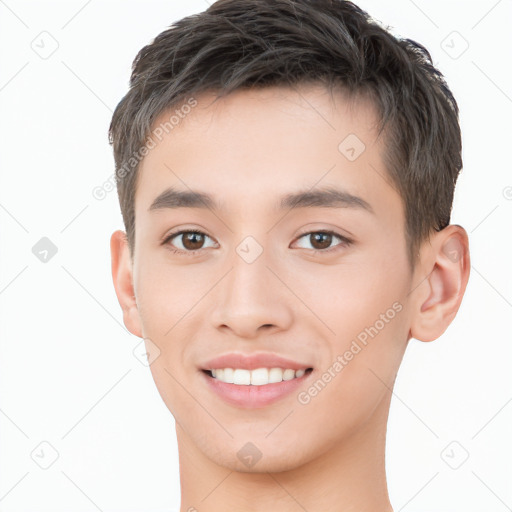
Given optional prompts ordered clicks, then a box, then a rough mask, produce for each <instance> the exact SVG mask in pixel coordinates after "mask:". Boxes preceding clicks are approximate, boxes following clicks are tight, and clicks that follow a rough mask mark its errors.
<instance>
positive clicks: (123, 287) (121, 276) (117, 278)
mask: <svg viewBox="0 0 512 512" xmlns="http://www.w3.org/2000/svg"><path fill="white" fill-rule="evenodd" d="M110 254H111V260H112V279H113V282H114V288H115V291H116V295H117V300H118V301H119V305H120V306H121V309H122V310H123V321H124V325H125V326H126V328H127V329H128V330H129V331H130V332H131V333H132V334H134V335H135V336H138V337H139V338H142V337H143V335H142V329H141V321H140V316H139V310H138V307H137V302H136V299H135V293H134V287H133V271H132V261H131V258H130V251H129V247H128V241H127V239H126V233H125V232H124V231H120V230H118V231H115V232H114V233H112V236H111V238H110Z"/></svg>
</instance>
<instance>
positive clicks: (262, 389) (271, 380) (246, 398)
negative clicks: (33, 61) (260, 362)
mask: <svg viewBox="0 0 512 512" xmlns="http://www.w3.org/2000/svg"><path fill="white" fill-rule="evenodd" d="M287 370H290V371H287ZM292 373H293V374H292ZM312 373H313V368H310V367H308V368H303V369H298V370H292V369H282V368H256V369H254V370H246V369H241V368H237V369H233V368H223V369H212V370H205V369H203V370H202V371H201V372H200V374H202V375H203V377H204V382H205V384H206V386H207V389H209V391H210V392H212V394H213V396H214V397H215V398H218V399H220V400H222V402H223V403H225V404H227V405H229V406H232V407H236V408H238V409H261V408H263V407H267V406H270V405H272V404H274V403H276V402H279V401H282V400H284V399H285V398H286V397H289V398H290V397H292V396H293V395H294V392H295V395H296V394H297V393H298V392H299V391H300V388H301V387H304V388H305V387H306V386H307V385H308V381H309V380H310V378H311V374H312ZM226 381H232V382H226Z"/></svg>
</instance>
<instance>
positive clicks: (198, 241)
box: [162, 229, 215, 254]
mask: <svg viewBox="0 0 512 512" xmlns="http://www.w3.org/2000/svg"><path fill="white" fill-rule="evenodd" d="M180 238H181V240H180ZM207 238H209V239H210V240H211V238H210V237H209V236H208V235H207V234H206V233H203V232H202V231H199V230H196V229H186V230H181V231H178V232H176V233H171V234H170V235H169V236H168V237H166V238H165V240H164V241H163V242H162V245H167V246H169V248H170V249H171V250H172V251H173V252H179V253H183V254H195V253H196V252H197V251H199V250H201V249H203V248H204V247H203V246H204V242H205V240H206V239H207ZM174 239H176V240H178V241H179V242H178V246H176V245H174V244H172V243H171V240H174ZM214 245H215V244H214ZM180 246H181V247H180Z"/></svg>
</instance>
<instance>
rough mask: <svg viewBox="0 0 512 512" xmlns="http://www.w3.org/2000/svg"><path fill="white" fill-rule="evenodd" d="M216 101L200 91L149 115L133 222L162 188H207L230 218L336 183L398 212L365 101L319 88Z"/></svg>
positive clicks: (397, 199)
mask: <svg viewBox="0 0 512 512" xmlns="http://www.w3.org/2000/svg"><path fill="white" fill-rule="evenodd" d="M216 97H217V96H216V94H215V93H214V92H212V93H203V94H201V95H200V96H198V97H194V98H193V99H192V100H191V101H188V103H187V104H188V105H189V107H187V108H182V109H180V107H174V108H173V109H169V110H168V111H166V112H163V113H162V114H161V115H160V116H159V117H158V118H157V120H156V121H155V123H154V125H153V131H152V135H151V138H152V139H153V142H154V144H153V145H154V147H153V149H151V150H150V151H149V153H148V154H147V155H146V156H145V158H144V159H143V161H142V162H141V165H140V168H139V177H138V186H137V191H136V199H135V203H136V217H137V216H138V215H144V214H147V213H148V210H149V209H150V207H151V205H152V204H153V202H154V200H155V198H156V197H157V196H158V195H160V194H161V193H162V192H163V191H164V190H166V189H167V188H169V187H173V188H174V189H179V190H182V191H186V190H194V191H201V192H207V193H208V194H210V195H212V196H213V197H215V198H216V199H217V202H218V204H222V205H223V206H224V207H225V208H226V209H227V210H229V209H232V210H233V211H238V212H241V211H245V210H251V209H252V207H253V206H254V213H256V210H255V209H256V208H265V209H268V208H273V207H274V206H275V205H276V204H277V201H278V199H280V198H281V197H283V196H285V195H287V194H289V193H291V192H295V191H297V190H299V189H300V190H304V189H312V188H315V187H318V188H322V187H340V186H342V187H343V189H344V190H345V191H346V192H348V193H350V194H351V195H354V196H357V197H361V198H364V200H365V201H366V202H367V203H368V204H372V202H376V206H377V207H378V206H379V204H380V205H381V206H382V207H383V208H384V209H387V210H388V211H389V208H390V206H391V207H394V208H395V210H396V207H397V206H398V209H400V203H401V201H400V197H399V196H398V195H397V194H396V192H395V191H394V189H393V188H392V187H391V186H390V185H389V179H388V178H387V173H386V170H385V168H384V165H383V159H382V151H383V141H382V140H381V139H377V135H376V127H377V122H378V118H377V116H376V111H375V109H374V106H373V105H372V104H371V103H370V102H369V101H364V100H362V99H361V98H349V97H348V96H347V95H346V94H345V93H343V92H341V91H339V92H335V93H334V94H333V95H331V94H330V93H329V92H328V91H327V89H325V88H323V87H321V86H302V87H297V88H294V89H292V88H283V87H268V88H263V89H253V90H238V91H235V92H233V93H231V94H229V95H227V96H225V97H223V98H220V99H217V101H214V100H215V99H216ZM191 105H192V106H191ZM386 203H389V204H386ZM397 203H398V204H397Z"/></svg>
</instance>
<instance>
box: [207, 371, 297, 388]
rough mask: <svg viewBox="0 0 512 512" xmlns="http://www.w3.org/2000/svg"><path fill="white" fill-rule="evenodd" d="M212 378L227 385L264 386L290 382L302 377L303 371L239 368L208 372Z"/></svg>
mask: <svg viewBox="0 0 512 512" xmlns="http://www.w3.org/2000/svg"><path fill="white" fill-rule="evenodd" d="M210 371H211V373H212V377H215V378H216V379H218V380H220V381H221V382H226V383H228V384H238V385H242V386H249V385H253V386H264V385H265V384H273V383H276V382H281V381H283V380H291V379H294V378H299V377H302V376H303V375H304V374H305V373H306V370H305V369H301V370H297V371H295V370H292V369H289V368H288V369H286V370H283V369H282V368H257V369H255V370H244V369H241V368H236V369H233V368H217V369H215V370H210Z"/></svg>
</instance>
